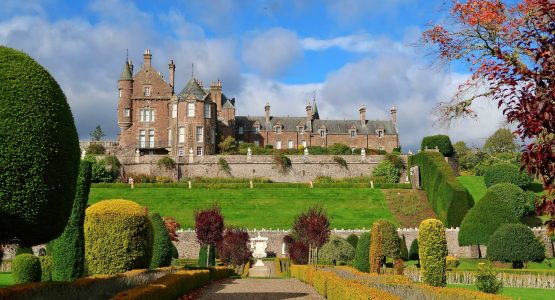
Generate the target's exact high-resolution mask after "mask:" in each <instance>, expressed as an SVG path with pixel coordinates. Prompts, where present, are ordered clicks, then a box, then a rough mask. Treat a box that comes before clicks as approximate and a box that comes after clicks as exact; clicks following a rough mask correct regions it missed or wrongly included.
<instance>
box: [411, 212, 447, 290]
mask: <svg viewBox="0 0 555 300" xmlns="http://www.w3.org/2000/svg"><path fill="white" fill-rule="evenodd" d="M418 244H419V245H418V246H419V249H418V250H419V251H418V252H419V256H420V266H421V270H422V282H424V283H426V284H428V285H431V286H445V285H446V284H447V278H446V275H445V270H446V264H445V257H446V256H447V240H446V238H445V227H444V226H443V223H441V221H440V220H436V219H427V220H424V221H422V223H420V227H419V232H418Z"/></svg>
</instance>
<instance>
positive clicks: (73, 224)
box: [48, 161, 91, 281]
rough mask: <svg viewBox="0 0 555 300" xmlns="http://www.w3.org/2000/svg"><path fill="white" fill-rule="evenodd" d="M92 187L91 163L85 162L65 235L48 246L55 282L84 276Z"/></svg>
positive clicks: (82, 163)
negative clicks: (86, 233) (87, 215)
mask: <svg viewBox="0 0 555 300" xmlns="http://www.w3.org/2000/svg"><path fill="white" fill-rule="evenodd" d="M90 188H91V163H90V162H89V161H82V162H81V167H80V170H79V177H78V178H77V192H76V193H75V201H74V203H73V208H72V210H71V215H70V217H69V221H68V223H67V225H66V228H65V230H64V232H63V233H62V234H61V235H60V236H59V237H58V238H56V239H55V240H53V241H51V242H50V243H48V249H49V251H50V255H52V264H53V266H52V280H55V281H72V280H75V279H77V278H79V277H81V276H82V275H83V269H84V266H85V233H84V231H83V224H84V222H85V209H86V208H87V202H88V201H89V191H90Z"/></svg>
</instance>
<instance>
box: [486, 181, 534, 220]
mask: <svg viewBox="0 0 555 300" xmlns="http://www.w3.org/2000/svg"><path fill="white" fill-rule="evenodd" d="M489 190H490V191H492V192H493V193H495V195H497V198H499V199H500V200H502V201H505V202H506V203H507V205H509V207H510V208H511V209H512V210H513V213H514V214H515V217H517V218H518V219H520V218H521V217H522V216H525V215H526V214H528V213H529V212H530V204H529V197H528V195H527V194H526V193H525V192H524V191H523V190H522V189H521V188H519V187H518V186H516V185H514V184H512V183H507V182H505V183H498V184H495V185H493V186H491V187H490V188H489Z"/></svg>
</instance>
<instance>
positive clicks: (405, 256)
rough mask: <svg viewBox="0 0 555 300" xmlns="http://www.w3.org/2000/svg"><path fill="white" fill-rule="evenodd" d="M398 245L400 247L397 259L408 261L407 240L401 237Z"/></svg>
mask: <svg viewBox="0 0 555 300" xmlns="http://www.w3.org/2000/svg"><path fill="white" fill-rule="evenodd" d="M399 243H400V247H401V251H400V252H399V257H400V258H401V259H402V260H405V261H406V260H409V249H407V240H406V239H405V235H403V238H402V239H401V240H400V241H399Z"/></svg>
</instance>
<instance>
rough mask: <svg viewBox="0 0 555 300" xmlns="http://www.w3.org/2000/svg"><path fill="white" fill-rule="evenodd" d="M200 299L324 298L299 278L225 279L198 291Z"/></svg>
mask: <svg viewBox="0 0 555 300" xmlns="http://www.w3.org/2000/svg"><path fill="white" fill-rule="evenodd" d="M198 299H208V300H212V299H230V300H234V299H247V300H249V299H268V300H282V299H324V298H323V297H322V296H320V295H318V293H316V291H315V290H314V289H313V288H312V287H311V286H309V285H306V284H304V283H302V282H300V281H299V280H297V279H225V280H222V281H219V282H215V283H213V284H211V285H209V286H207V287H205V288H203V289H202V290H201V291H199V293H198Z"/></svg>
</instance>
